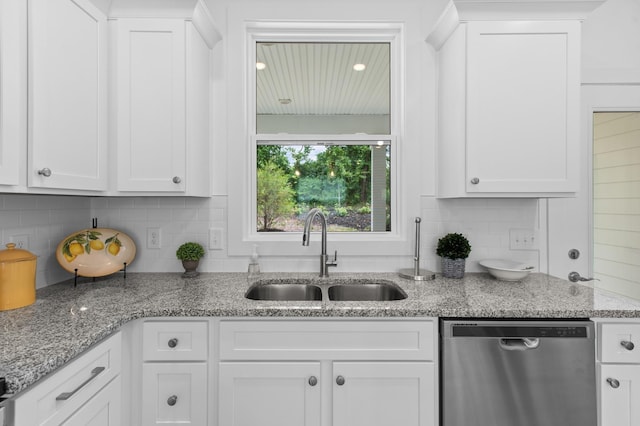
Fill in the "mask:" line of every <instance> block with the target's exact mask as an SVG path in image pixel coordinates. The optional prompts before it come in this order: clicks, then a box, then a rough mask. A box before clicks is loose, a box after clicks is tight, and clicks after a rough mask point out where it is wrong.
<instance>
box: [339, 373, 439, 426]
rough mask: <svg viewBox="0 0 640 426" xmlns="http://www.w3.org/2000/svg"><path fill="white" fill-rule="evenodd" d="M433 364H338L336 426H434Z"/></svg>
mask: <svg viewBox="0 0 640 426" xmlns="http://www.w3.org/2000/svg"><path fill="white" fill-rule="evenodd" d="M435 389H436V383H435V375H434V365H433V363H430V362H334V363H333V425H334V426H360V425H361V426H377V425H380V426H383V425H403V426H434V425H435V424H436V419H437V414H436V413H437V407H436V400H435Z"/></svg>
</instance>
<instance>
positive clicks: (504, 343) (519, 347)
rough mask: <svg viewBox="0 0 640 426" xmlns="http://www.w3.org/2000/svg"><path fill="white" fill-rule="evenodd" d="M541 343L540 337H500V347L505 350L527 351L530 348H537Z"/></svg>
mask: <svg viewBox="0 0 640 426" xmlns="http://www.w3.org/2000/svg"><path fill="white" fill-rule="evenodd" d="M539 345H540V339H536V338H530V337H522V338H517V339H509V338H502V339H500V347H501V348H502V349H504V350H505V351H527V350H529V349H536V348H537V347H538V346H539Z"/></svg>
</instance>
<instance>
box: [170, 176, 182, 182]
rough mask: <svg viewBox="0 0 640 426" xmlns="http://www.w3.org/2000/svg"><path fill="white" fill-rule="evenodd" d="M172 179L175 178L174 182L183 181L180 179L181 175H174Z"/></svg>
mask: <svg viewBox="0 0 640 426" xmlns="http://www.w3.org/2000/svg"><path fill="white" fill-rule="evenodd" d="M172 180H173V183H180V182H182V179H180V176H174V177H173V179H172Z"/></svg>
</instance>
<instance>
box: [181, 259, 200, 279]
mask: <svg viewBox="0 0 640 426" xmlns="http://www.w3.org/2000/svg"><path fill="white" fill-rule="evenodd" d="M199 264H200V261H199V260H183V261H182V267H183V268H184V274H182V278H193V277H197V276H198V275H200V272H198V271H197V269H198V265H199Z"/></svg>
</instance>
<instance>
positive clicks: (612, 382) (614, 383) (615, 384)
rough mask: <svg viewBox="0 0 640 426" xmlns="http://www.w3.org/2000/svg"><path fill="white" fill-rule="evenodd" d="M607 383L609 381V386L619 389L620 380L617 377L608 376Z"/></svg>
mask: <svg viewBox="0 0 640 426" xmlns="http://www.w3.org/2000/svg"><path fill="white" fill-rule="evenodd" d="M607 383H609V386H611V387H612V388H614V389H618V388H619V387H620V382H619V381H617V380H616V379H612V378H611V377H608V378H607Z"/></svg>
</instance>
